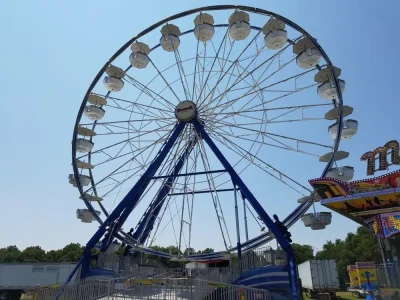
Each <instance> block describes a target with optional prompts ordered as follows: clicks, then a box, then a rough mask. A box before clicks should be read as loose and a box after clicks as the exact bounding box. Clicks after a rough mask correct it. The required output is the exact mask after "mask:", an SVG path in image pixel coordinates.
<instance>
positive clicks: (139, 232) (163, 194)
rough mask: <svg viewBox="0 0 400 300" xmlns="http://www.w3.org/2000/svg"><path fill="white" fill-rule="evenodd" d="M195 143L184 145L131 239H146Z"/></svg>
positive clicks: (141, 240) (192, 141)
mask: <svg viewBox="0 0 400 300" xmlns="http://www.w3.org/2000/svg"><path fill="white" fill-rule="evenodd" d="M195 144H196V140H195V139H193V140H191V141H190V142H189V144H188V145H187V146H186V149H185V151H184V152H183V154H182V155H181V156H180V157H179V158H178V161H177V162H176V164H175V167H174V168H173V170H172V171H171V173H170V174H169V176H168V177H167V180H166V184H164V185H163V186H162V187H161V189H160V190H159V192H158V193H157V196H156V198H155V200H154V201H153V203H152V204H151V206H150V207H149V209H148V210H147V211H146V212H145V214H144V215H143V217H142V219H141V220H140V221H139V223H138V225H137V227H136V230H135V232H134V234H133V239H134V240H136V241H138V243H139V244H143V243H144V242H145V241H146V240H147V238H148V236H149V234H150V232H151V230H152V229H153V226H154V223H155V221H156V219H157V217H158V215H159V213H160V211H161V208H162V206H163V203H164V201H165V199H166V198H167V196H168V194H169V192H170V191H171V189H172V186H173V184H174V182H175V180H176V178H177V175H178V174H179V173H180V171H181V170H182V167H183V165H184V162H185V161H186V159H187V158H188V156H189V155H190V153H191V152H192V149H193V147H194V145H195ZM129 250H130V247H129V246H127V247H126V248H125V252H124V256H125V255H128V254H129Z"/></svg>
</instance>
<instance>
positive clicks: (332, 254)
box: [316, 226, 380, 287]
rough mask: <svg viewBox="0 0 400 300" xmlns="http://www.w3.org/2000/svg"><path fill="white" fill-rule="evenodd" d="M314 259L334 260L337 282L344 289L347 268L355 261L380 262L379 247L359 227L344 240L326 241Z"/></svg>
mask: <svg viewBox="0 0 400 300" xmlns="http://www.w3.org/2000/svg"><path fill="white" fill-rule="evenodd" d="M316 258H317V259H335V260H336V264H337V268H338V273H339V281H340V284H341V285H342V286H343V287H344V286H345V284H346V282H348V274H347V266H348V265H354V264H355V263H356V262H357V261H358V262H362V261H374V262H378V261H380V258H379V246H378V243H377V241H376V239H375V238H374V237H373V236H372V234H371V232H370V231H369V230H368V229H367V228H365V227H362V226H360V227H358V228H357V231H356V232H355V233H348V234H347V237H346V239H345V240H340V239H336V240H335V241H334V242H332V241H327V242H326V243H325V244H324V245H323V247H322V250H321V251H319V252H317V253H316Z"/></svg>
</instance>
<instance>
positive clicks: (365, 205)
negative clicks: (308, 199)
mask: <svg viewBox="0 0 400 300" xmlns="http://www.w3.org/2000/svg"><path fill="white" fill-rule="evenodd" d="M309 182H310V184H311V185H312V187H313V188H314V190H315V192H316V193H317V194H318V195H319V196H320V197H321V199H322V200H321V204H322V205H323V206H326V207H328V208H329V209H331V210H333V211H335V212H337V213H339V214H341V215H343V216H345V217H347V218H349V219H351V220H353V221H355V222H357V223H359V224H362V225H368V226H369V227H370V228H371V230H372V232H373V233H374V234H375V235H380V236H384V237H388V236H391V235H394V234H397V233H400V170H398V171H395V172H391V173H388V174H386V175H383V176H379V177H373V178H370V179H364V180H357V181H350V182H342V181H340V180H338V179H334V178H329V177H324V178H317V179H312V180H310V181H309Z"/></svg>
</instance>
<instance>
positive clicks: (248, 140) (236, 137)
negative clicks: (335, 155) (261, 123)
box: [210, 127, 319, 157]
mask: <svg viewBox="0 0 400 300" xmlns="http://www.w3.org/2000/svg"><path fill="white" fill-rule="evenodd" d="M210 128H211V127H210ZM212 130H213V131H215V132H216V133H218V134H220V135H223V136H225V137H226V138H234V139H239V140H242V141H246V142H254V143H257V144H262V145H264V146H267V147H275V148H279V149H282V150H287V151H292V152H297V153H301V154H306V155H310V156H314V157H319V155H318V154H314V153H311V152H308V151H304V150H300V149H298V148H293V147H290V146H288V145H286V144H284V143H281V142H279V141H277V140H275V139H274V141H275V142H276V143H278V144H280V145H274V144H270V143H267V142H265V141H264V137H263V136H261V139H262V140H261V141H259V140H257V139H250V138H246V137H245V136H239V135H236V136H232V134H231V133H229V132H227V131H225V130H223V129H218V130H215V128H213V129H212ZM257 136H259V135H257Z"/></svg>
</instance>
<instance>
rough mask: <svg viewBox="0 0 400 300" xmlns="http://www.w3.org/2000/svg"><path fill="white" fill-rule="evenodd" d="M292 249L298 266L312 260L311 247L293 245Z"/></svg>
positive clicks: (312, 252)
mask: <svg viewBox="0 0 400 300" xmlns="http://www.w3.org/2000/svg"><path fill="white" fill-rule="evenodd" d="M292 247H293V251H294V253H295V255H296V262H297V263H298V264H301V263H303V262H305V261H307V260H310V259H313V258H314V251H313V247H312V246H310V245H300V244H296V243H293V244H292Z"/></svg>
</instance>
